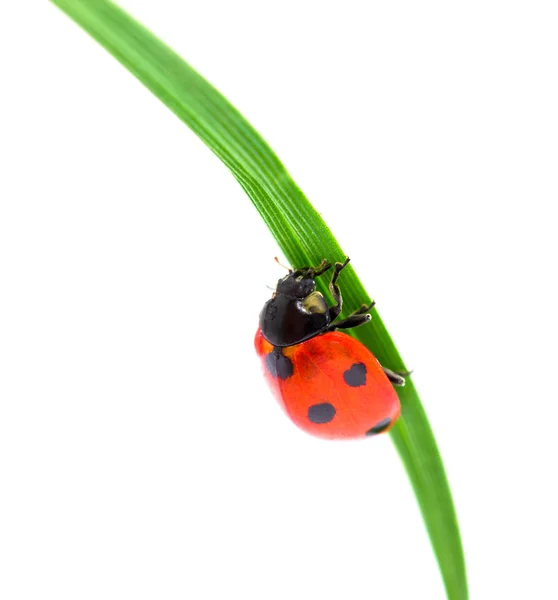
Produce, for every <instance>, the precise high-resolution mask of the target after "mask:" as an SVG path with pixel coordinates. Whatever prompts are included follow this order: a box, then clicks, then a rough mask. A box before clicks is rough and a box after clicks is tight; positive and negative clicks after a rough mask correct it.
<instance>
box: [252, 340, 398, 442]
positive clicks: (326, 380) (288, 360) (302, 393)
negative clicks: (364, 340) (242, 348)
mask: <svg viewBox="0 0 558 600" xmlns="http://www.w3.org/2000/svg"><path fill="white" fill-rule="evenodd" d="M255 346H256V352H257V354H258V356H259V357H260V359H261V361H262V365H263V369H264V375H265V378H266V380H267V381H268V383H269V385H270V387H271V389H272V390H273V392H274V394H275V396H276V398H277V400H278V401H279V404H280V405H281V406H282V407H283V409H284V410H285V412H286V413H287V415H288V416H289V417H290V418H291V419H292V421H294V423H295V424H296V425H298V427H300V428H301V429H303V430H304V431H306V432H308V433H310V434H312V435H315V436H318V437H321V438H328V439H335V438H359V437H364V436H365V435H375V434H377V433H381V432H383V431H387V430H388V429H389V428H390V427H391V426H392V425H393V424H394V423H395V421H396V420H397V418H398V417H399V413H400V410H401V408H400V404H399V398H398V397H397V394H396V392H395V390H394V389H393V386H392V384H391V382H390V381H389V379H388V378H387V376H386V374H385V373H384V371H383V369H382V367H381V366H380V363H379V362H378V361H377V360H376V358H375V357H374V355H373V354H372V353H371V352H370V351H369V350H368V348H366V347H365V346H363V344H361V343H360V342H359V341H357V340H355V339H354V338H352V337H351V336H349V335H347V334H346V333H341V332H339V331H333V332H329V333H324V334H322V335H317V336H316V337H313V338H311V339H310V340H307V341H305V342H302V343H301V344H297V345H295V346H289V347H287V348H276V347H275V346H272V345H271V344H270V343H269V342H268V341H267V340H266V339H265V338H264V337H263V334H262V332H261V330H260V329H258V331H257V333H256V339H255Z"/></svg>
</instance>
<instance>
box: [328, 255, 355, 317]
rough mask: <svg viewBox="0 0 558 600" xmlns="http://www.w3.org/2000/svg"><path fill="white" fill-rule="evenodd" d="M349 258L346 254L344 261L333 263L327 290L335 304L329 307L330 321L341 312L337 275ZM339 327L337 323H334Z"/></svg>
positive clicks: (341, 304)
mask: <svg viewBox="0 0 558 600" xmlns="http://www.w3.org/2000/svg"><path fill="white" fill-rule="evenodd" d="M350 260H351V259H350V258H349V257H348V256H347V258H346V259H345V262H344V263H339V262H338V263H335V268H334V271H333V275H332V277H331V281H330V282H329V291H330V292H331V295H332V296H333V299H334V300H335V304H334V305H333V306H332V307H330V309H329V318H330V321H335V319H337V317H338V316H339V315H340V314H341V309H342V308H343V296H342V295H341V290H340V289H339V286H338V285H337V278H338V277H339V273H341V271H342V270H343V269H344V268H345V267H346V266H347V265H348V264H349V261H350ZM336 327H339V325H336Z"/></svg>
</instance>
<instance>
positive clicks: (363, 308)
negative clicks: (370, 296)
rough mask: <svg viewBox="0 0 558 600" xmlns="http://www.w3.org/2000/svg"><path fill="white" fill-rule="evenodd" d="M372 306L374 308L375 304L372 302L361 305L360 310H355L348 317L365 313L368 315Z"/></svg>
mask: <svg viewBox="0 0 558 600" xmlns="http://www.w3.org/2000/svg"><path fill="white" fill-rule="evenodd" d="M374 306H376V302H375V301H374V300H372V302H370V304H362V305H361V307H360V308H357V309H356V310H355V312H353V313H351V314H350V315H349V316H350V317H352V316H353V315H364V314H366V313H369V312H370V311H371V310H372V309H373V308H374Z"/></svg>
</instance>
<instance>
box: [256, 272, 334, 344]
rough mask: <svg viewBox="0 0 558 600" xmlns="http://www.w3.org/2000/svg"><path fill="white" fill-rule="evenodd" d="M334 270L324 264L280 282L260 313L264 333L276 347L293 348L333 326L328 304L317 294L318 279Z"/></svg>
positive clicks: (289, 276) (293, 273) (292, 273)
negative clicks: (326, 272)
mask: <svg viewBox="0 0 558 600" xmlns="http://www.w3.org/2000/svg"><path fill="white" fill-rule="evenodd" d="M330 268H331V264H329V263H326V261H323V262H322V264H321V265H320V266H318V267H305V268H303V269H298V270H296V271H291V270H289V274H288V275H286V276H285V277H283V278H282V279H280V280H279V281H278V282H277V287H276V289H275V293H274V294H273V296H272V298H271V299H270V300H268V301H267V302H266V303H265V305H264V307H263V310H262V312H261V313H260V329H261V330H262V333H263V335H264V337H265V338H266V339H267V340H268V341H269V342H271V343H272V344H273V345H274V346H279V347H285V346H292V345H294V344H298V343H300V342H303V341H304V340H307V339H309V338H311V337H314V336H316V335H318V334H319V333H321V332H323V331H324V330H325V329H326V328H327V327H328V326H329V324H330V315H329V308H328V306H327V303H326V301H325V299H324V297H323V296H322V294H320V292H317V291H316V279H315V278H316V277H318V276H319V275H321V274H322V273H324V272H325V271H327V270H328V269H330Z"/></svg>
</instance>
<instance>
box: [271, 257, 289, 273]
mask: <svg viewBox="0 0 558 600" xmlns="http://www.w3.org/2000/svg"><path fill="white" fill-rule="evenodd" d="M275 262H276V263H277V264H278V265H279V266H280V267H283V269H287V271H288V272H289V273H292V272H293V270H292V269H289V267H286V266H285V265H284V264H283V263H281V262H279V259H278V258H277V257H275Z"/></svg>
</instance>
